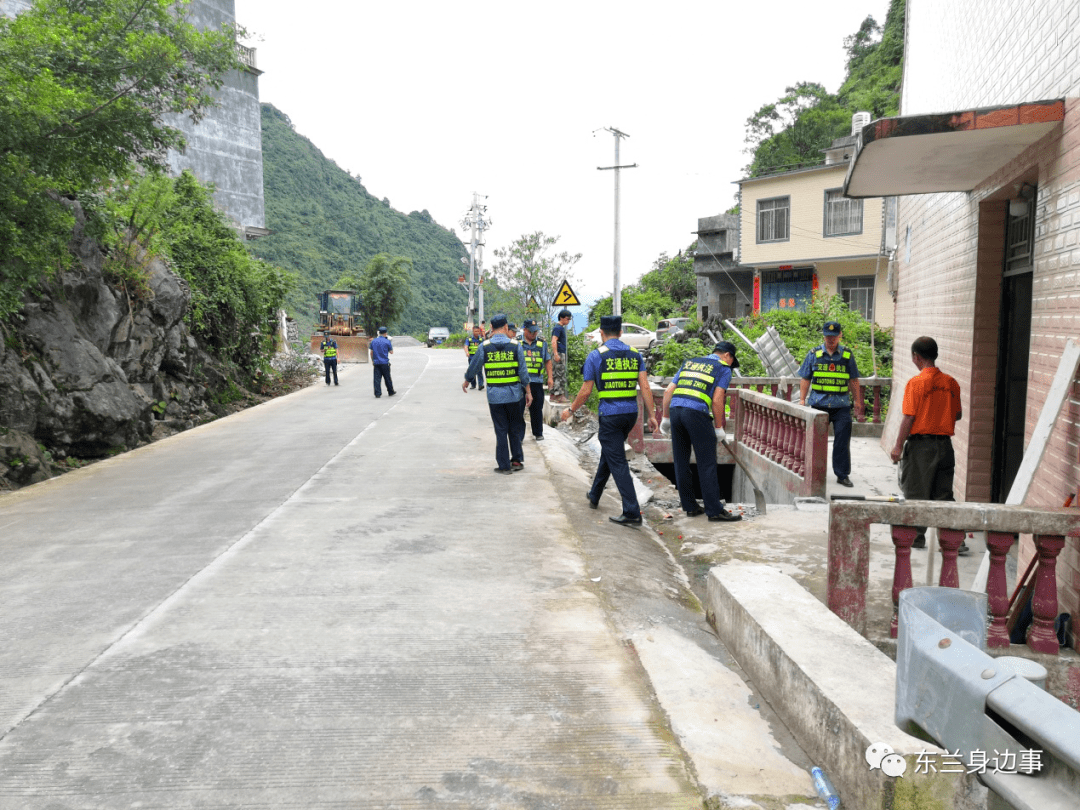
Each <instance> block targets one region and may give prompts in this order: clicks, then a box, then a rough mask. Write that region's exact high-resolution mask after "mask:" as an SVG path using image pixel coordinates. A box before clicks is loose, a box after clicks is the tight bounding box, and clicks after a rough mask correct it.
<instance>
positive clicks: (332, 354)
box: [319, 332, 338, 385]
mask: <svg viewBox="0 0 1080 810" xmlns="http://www.w3.org/2000/svg"><path fill="white" fill-rule="evenodd" d="M337 350H338V345H337V341H336V340H334V339H333V338H332V337H330V333H329V332H323V339H322V343H320V344H319V351H321V352H322V356H323V369H324V370H325V371H326V384H327V385H329V384H330V374H331V373H333V375H334V385H337V384H338V381H337Z"/></svg>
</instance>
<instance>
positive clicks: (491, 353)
mask: <svg viewBox="0 0 1080 810" xmlns="http://www.w3.org/2000/svg"><path fill="white" fill-rule="evenodd" d="M484 376H486V377H487V384H488V385H516V384H517V383H520V382H521V378H520V377H518V342H517V341H516V340H511V341H510V342H509V343H492V342H491V341H490V340H485V341H484Z"/></svg>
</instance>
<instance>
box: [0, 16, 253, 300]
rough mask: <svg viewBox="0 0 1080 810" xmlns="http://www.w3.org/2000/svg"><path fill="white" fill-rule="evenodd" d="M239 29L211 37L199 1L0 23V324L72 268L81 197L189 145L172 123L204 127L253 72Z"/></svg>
mask: <svg viewBox="0 0 1080 810" xmlns="http://www.w3.org/2000/svg"><path fill="white" fill-rule="evenodd" d="M235 37H236V32H235V31H233V30H221V31H206V32H200V31H198V30H196V29H195V27H194V26H192V25H191V24H189V22H188V21H187V0H180V2H175V0H38V2H36V3H35V4H34V5H33V6H32V7H31V8H30V9H28V10H27V11H25V12H23V13H22V14H20V15H18V16H17V17H15V18H14V19H8V18H6V17H3V18H0V87H3V88H4V92H3V93H0V268H2V270H3V272H2V273H0V316H3V315H5V314H7V313H10V312H12V311H14V310H15V309H16V308H17V307H18V306H19V302H20V298H21V294H22V291H23V290H24V289H26V288H27V287H29V286H31V285H33V284H34V283H35V282H37V281H38V280H40V279H41V278H42V277H43V276H44V275H45V274H46V273H47V272H48V270H49V269H50V268H56V267H58V266H64V265H65V264H67V263H69V262H70V256H69V255H68V252H67V243H68V240H69V238H70V232H71V227H72V225H73V221H74V220H73V217H72V215H71V213H70V205H69V204H67V201H70V200H72V199H79V200H80V202H81V203H82V205H83V208H84V209H85V210H86V212H87V214H88V215H89V216H90V218H91V220H92V221H93V220H94V217H95V214H96V212H97V211H98V210H99V207H100V205H99V203H100V193H101V191H102V190H103V189H104V188H105V187H106V186H107V185H108V184H110V183H111V182H114V181H115V180H117V179H121V178H125V177H129V176H131V174H132V172H133V171H134V170H135V168H136V167H142V168H143V169H148V170H154V169H161V168H162V167H163V166H164V165H165V154H166V150H167V149H169V148H179V147H181V146H182V145H183V136H182V134H181V133H180V131H179V130H177V129H175V128H172V127H168V126H166V125H164V124H163V123H162V120H161V116H162V114H164V113H188V114H189V115H190V116H191V118H192V119H193V120H195V121H198V120H199V119H200V118H201V117H202V116H203V114H204V113H205V111H206V110H207V109H208V108H209V107H211V106H213V105H215V104H216V103H217V102H216V100H215V98H214V96H213V91H214V90H216V89H217V88H218V87H220V86H221V83H222V78H223V76H224V74H225V73H226V72H227V71H228V70H230V69H239V68H240V67H242V65H241V63H240V61H239V57H238V55H237V51H236V41H235Z"/></svg>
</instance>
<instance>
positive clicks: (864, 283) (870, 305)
mask: <svg viewBox="0 0 1080 810" xmlns="http://www.w3.org/2000/svg"><path fill="white" fill-rule="evenodd" d="M838 281H839V287H840V297H841V298H843V299H844V303H845V304H847V305H848V309H850V310H852V311H854V312H860V313H862V316H863V317H864V318H866V320H868V321H873V320H874V277H873V276H851V277H850V278H841V279H838Z"/></svg>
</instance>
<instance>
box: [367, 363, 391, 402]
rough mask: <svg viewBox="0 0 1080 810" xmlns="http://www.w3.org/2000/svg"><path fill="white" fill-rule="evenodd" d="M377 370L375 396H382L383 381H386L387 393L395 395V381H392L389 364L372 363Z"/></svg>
mask: <svg viewBox="0 0 1080 810" xmlns="http://www.w3.org/2000/svg"><path fill="white" fill-rule="evenodd" d="M371 365H372V366H374V368H375V396H377V397H381V396H382V381H383V380H386V393H388V394H392V393H394V381H393V380H391V379H390V364H389V363H372V364H371Z"/></svg>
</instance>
